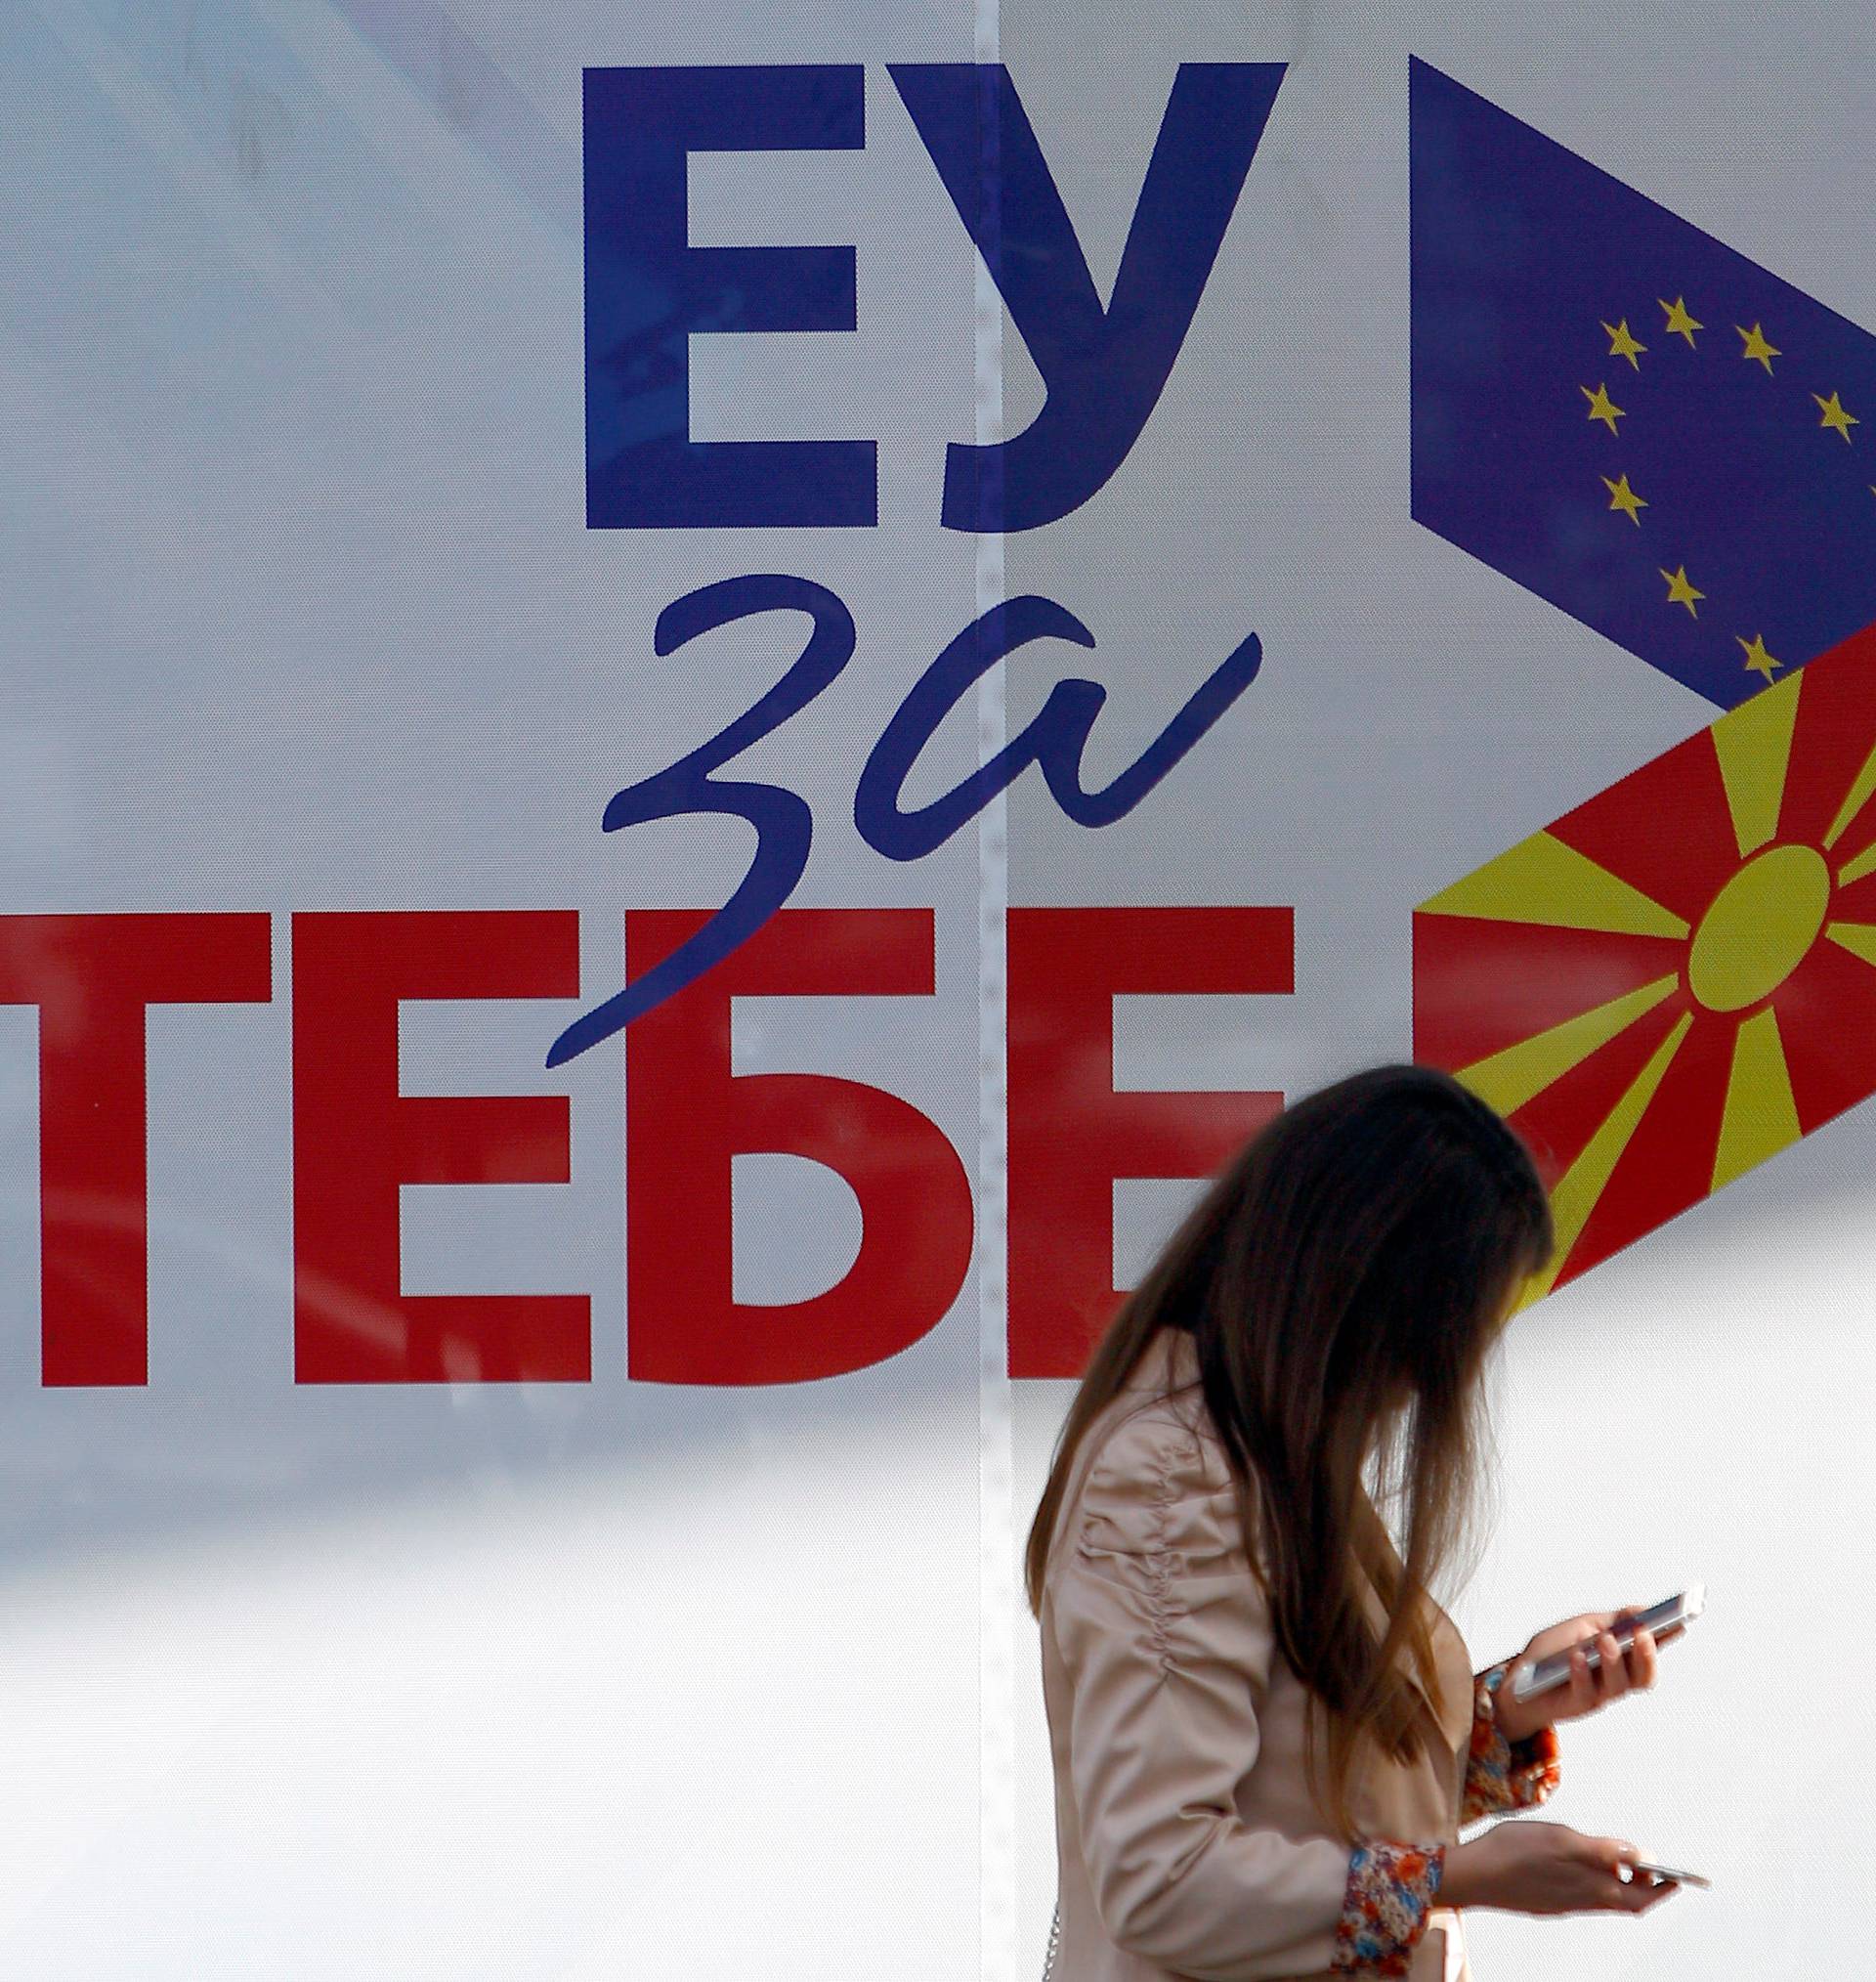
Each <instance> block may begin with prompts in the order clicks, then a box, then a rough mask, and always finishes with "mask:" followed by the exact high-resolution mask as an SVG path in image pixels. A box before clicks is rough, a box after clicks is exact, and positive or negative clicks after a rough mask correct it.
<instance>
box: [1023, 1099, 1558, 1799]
mask: <svg viewBox="0 0 1876 1982" xmlns="http://www.w3.org/2000/svg"><path fill="white" fill-rule="evenodd" d="M1553 1244H1554V1236H1553V1232H1552V1226H1551V1212H1550V1204H1549V1201H1548V1199H1547V1198H1546V1195H1545V1192H1544V1186H1543V1184H1542V1183H1541V1181H1540V1180H1539V1177H1538V1173H1537V1170H1536V1167H1535V1165H1534V1164H1533V1162H1532V1160H1531V1157H1530V1154H1529V1152H1528V1151H1527V1150H1526V1148H1525V1146H1524V1144H1523V1143H1522V1142H1520V1141H1519V1139H1518V1138H1517V1136H1516V1135H1515V1134H1514V1132H1513V1131H1512V1130H1511V1129H1510V1128H1509V1127H1508V1126H1507V1125H1506V1124H1505V1122H1504V1121H1503V1120H1501V1119H1500V1117H1499V1116H1498V1115H1497V1114H1496V1113H1495V1112H1494V1111H1493V1110H1492V1108H1491V1107H1490V1106H1488V1105H1487V1104H1486V1103H1485V1102H1484V1101H1482V1100H1480V1099H1478V1097H1477V1096H1475V1095H1473V1094H1472V1093H1471V1091H1470V1090H1469V1089H1467V1088H1466V1087H1464V1086H1462V1085H1461V1083H1460V1082H1459V1081H1457V1080H1456V1079H1454V1078H1453V1076H1452V1075H1450V1074H1447V1073H1443V1072H1441V1071H1439V1070H1438V1069H1436V1068H1433V1067H1426V1066H1379V1067H1373V1068H1370V1069H1368V1070H1366V1071H1364V1072H1361V1073H1356V1074H1352V1075H1350V1076H1349V1077H1348V1078H1347V1079H1345V1080H1341V1081H1338V1082H1336V1083H1335V1084H1334V1085H1333V1086H1330V1087H1326V1088H1323V1089H1321V1090H1320V1091H1319V1092H1317V1093H1315V1094H1313V1095H1310V1096H1307V1097H1306V1098H1304V1099H1299V1100H1297V1101H1294V1102H1292V1103H1291V1105H1290V1106H1289V1107H1288V1108H1286V1109H1285V1110H1284V1111H1283V1112H1282V1113H1281V1114H1279V1115H1278V1116H1276V1117H1275V1118H1274V1119H1273V1120H1272V1121H1271V1122H1270V1123H1269V1124H1267V1125H1266V1127H1265V1128H1264V1129H1263V1130H1261V1131H1260V1132H1259V1133H1258V1135H1257V1136H1255V1137H1254V1138H1253V1139H1252V1140H1251V1141H1250V1142H1248V1143H1247V1144H1246V1145H1245V1147H1244V1148H1243V1149H1242V1150H1241V1151H1240V1152H1239V1153H1238V1155H1237V1156H1236V1157H1235V1158H1234V1159H1233V1160H1232V1161H1231V1163H1230V1164H1229V1165H1228V1166H1227V1167H1226V1168H1225V1170H1224V1171H1223V1172H1222V1173H1221V1174H1220V1175H1219V1177H1218V1178H1217V1179H1216V1181H1215V1183H1214V1184H1213V1185H1212V1186H1211V1188H1210V1189H1209V1190H1208V1191H1207V1192H1206V1194H1205V1196H1204V1197H1203V1198H1202V1199H1201V1201H1200V1202H1199V1204H1198V1205H1197V1206H1196V1207H1195V1209H1194V1210H1193V1211H1192V1212H1191V1214H1190V1215H1189V1216H1188V1217H1187V1218H1186V1220H1185V1222H1184V1223H1183V1224H1182V1225H1181V1226H1180V1227H1179V1228H1178V1230H1177V1231H1176V1232H1174V1233H1173V1235H1172V1239H1171V1240H1170V1241H1169V1242H1168V1244H1167V1245H1166V1247H1165V1248H1164V1249H1163V1250H1162V1252H1161V1253H1160V1255H1159V1258H1158V1259H1157V1260H1156V1261H1155V1262H1154V1264H1153V1267H1152V1268H1151V1270H1150V1271H1148V1273H1147V1275H1146V1277H1145V1278H1144V1279H1143V1280H1142V1281H1141V1282H1140V1284H1139V1286H1138V1287H1137V1288H1136V1289H1135V1290H1134V1292H1133V1293H1132V1294H1131V1295H1130V1296H1129V1298H1128V1299H1127V1300H1126V1302H1125V1303H1124V1304H1123V1305H1122V1307H1121V1310H1120V1312H1119V1314H1116V1315H1115V1317H1114V1320H1113V1321H1112V1323H1111V1324H1110V1325H1109V1327H1108V1328H1107V1330H1106V1332H1105V1333H1104V1334H1103V1335H1102V1337H1101V1339H1100V1341H1099V1342H1098V1343H1097V1344H1096V1346H1095V1348H1094V1351H1093V1354H1092V1356H1091V1357H1090V1358H1089V1360H1088V1364H1087V1369H1086V1371H1085V1372H1084V1374H1083V1377H1082V1381H1081V1388H1080V1389H1079V1391H1078V1392H1077V1393H1076V1396H1075V1400H1074V1402H1073V1404H1072V1405H1071V1406H1070V1408H1069V1412H1068V1416H1067V1419H1066V1421H1065V1422H1064V1424H1063V1426H1062V1430H1061V1433H1060V1436H1059V1437H1058V1439H1057V1441H1056V1446H1055V1455H1054V1459H1053V1462H1052V1464H1051V1466H1050V1468H1049V1475H1048V1483H1047V1486H1045V1489H1044V1492H1043V1497H1042V1503H1041V1505H1040V1506H1039V1507H1038V1509H1037V1513H1036V1519H1035V1522H1034V1524H1033V1525H1032V1527H1031V1529H1030V1533H1029V1546H1028V1551H1027V1555H1026V1558H1025V1584H1026V1588H1027V1591H1028V1596H1029V1602H1030V1608H1031V1610H1032V1611H1034V1612H1035V1613H1036V1614H1037V1615H1038V1616H1040V1615H1041V1612H1042V1604H1043V1589H1044V1581H1045V1574H1046V1571H1047V1563H1048V1548H1049V1541H1050V1537H1051V1535H1052V1534H1053V1532H1054V1528H1055V1523H1056V1520H1057V1517H1058V1515H1059V1513H1060V1509H1061V1502H1062V1496H1063V1493H1064V1491H1065V1489H1066V1486H1067V1483H1068V1479H1069V1474H1070V1469H1071V1467H1072V1466H1073V1463H1074V1459H1075V1454H1076V1450H1077V1447H1078V1446H1079V1445H1080V1444H1081V1443H1082V1440H1083V1437H1084V1435H1085V1434H1086V1433H1087V1428H1088V1426H1089V1425H1090V1424H1091V1423H1092V1422H1093V1420H1094V1419H1095V1417H1096V1416H1097V1415H1098V1414H1099V1413H1100V1411H1101V1410H1102V1409H1103V1408H1104V1407H1105V1406H1106V1405H1107V1404H1109V1403H1111V1402H1112V1401H1113V1400H1114V1399H1115V1398H1116V1397H1117V1396H1119V1395H1120V1393H1121V1391H1122V1389H1123V1387H1124V1386H1125V1385H1126V1383H1127V1381H1128V1379H1129V1377H1130V1376H1131V1374H1132V1373H1133V1370H1134V1368H1135V1366H1136V1365H1137V1364H1138V1362H1139V1360H1140V1357H1141V1356H1142V1354H1143V1353H1144V1352H1145V1350H1146V1348H1147V1346H1148V1344H1149V1343H1150V1342H1151V1341H1152V1340H1153V1338H1154V1337H1155V1336H1157V1335H1158V1333H1159V1331H1160V1330H1161V1329H1162V1328H1177V1329H1182V1330H1184V1331H1185V1332H1186V1333H1188V1334H1189V1335H1190V1336H1191V1337H1192V1340H1193V1344H1194V1347H1195V1348H1196V1350H1197V1355H1198V1369H1199V1376H1200V1381H1201V1386H1202V1390H1203V1394H1204V1400H1205V1406H1206V1410H1207V1413H1208V1414H1209V1416H1210V1418H1211V1421H1212V1426H1213V1428H1214V1429H1215V1433H1216V1435H1217V1437H1218V1440H1219V1443H1221V1445H1222V1447H1223V1450H1224V1454H1225V1457H1226V1459H1227V1461H1228V1463H1229V1465H1230V1468H1231V1471H1232V1473H1233V1475H1234V1477H1235V1479H1236V1483H1237V1487H1238V1500H1239V1506H1240V1511H1241V1513H1242V1514H1243V1517H1244V1531H1245V1534H1246V1536H1247V1537H1253V1536H1255V1537H1256V1538H1257V1540H1258V1543H1260V1544H1261V1547H1260V1549H1259V1548H1258V1547H1257V1546H1252V1547H1250V1548H1249V1551H1248V1552H1249V1554H1250V1558H1251V1562H1252V1566H1253V1570H1254V1573H1256V1574H1257V1575H1258V1578H1259V1580H1260V1582H1261V1583H1262V1584H1263V1588H1264V1592H1265V1595H1266V1597H1267V1599H1268V1602H1269V1606H1270V1611H1271V1616H1272V1620H1273V1625H1274V1629H1275V1633H1276V1639H1277V1643H1278V1646H1279V1647H1280V1649H1281V1651H1282V1653H1283V1656H1284V1657H1285V1659H1288V1661H1289V1663H1290V1665H1291V1666H1292V1668H1293V1669H1294V1670H1295V1672H1296V1674H1297V1676H1298V1677H1299V1678H1300V1680H1301V1681H1302V1682H1303V1684H1304V1686H1305V1687H1306V1688H1307V1690H1308V1695H1309V1708H1310V1711H1309V1714H1308V1742H1307V1748H1306V1756H1307V1766H1308V1771H1309V1777H1310V1781H1311V1785H1312V1788H1313V1789H1314V1791H1315V1793H1316V1794H1317V1798H1318V1801H1319V1802H1321V1803H1322V1804H1323V1805H1324V1807H1325V1808H1326V1809H1327V1810H1328V1811H1329V1812H1330V1813H1331V1814H1333V1815H1334V1817H1335V1818H1336V1820H1337V1822H1338V1823H1339V1824H1340V1826H1341V1828H1342V1830H1343V1833H1344V1834H1347V1835H1352V1825H1351V1823H1350V1820H1349V1812H1348V1784H1349V1779H1350V1776H1351V1774H1352V1771H1353V1766H1354V1758H1355V1754H1356V1750H1357V1747H1358V1745H1359V1744H1360V1742H1361V1741H1362V1740H1363V1739H1364V1738H1366V1739H1369V1740H1372V1741H1373V1742H1375V1743H1376V1744H1377V1745H1378V1746H1379V1747H1380V1748H1381V1749H1382V1750H1383V1751H1384V1752H1386V1753H1388V1754H1391V1755H1393V1756H1396V1757H1398V1758H1399V1759H1402V1760H1409V1761H1410V1760H1412V1759H1414V1758H1415V1757H1416V1756H1418V1755H1419V1754H1420V1753H1421V1751H1422V1736H1421V1733H1420V1731H1419V1727H1418V1724H1417V1708H1416V1704H1415V1702H1414V1700H1413V1697H1412V1692H1411V1690H1410V1688H1409V1687H1408V1684H1407V1682H1406V1680H1405V1679H1404V1677H1403V1676H1402V1675H1401V1674H1400V1672H1399V1671H1398V1670H1397V1668H1396V1667H1395V1664H1394V1660H1395V1659H1396V1657H1397V1656H1398V1654H1399V1653H1400V1652H1401V1651H1402V1650H1403V1649H1405V1650H1407V1651H1408V1652H1409V1653H1410V1654H1411V1656H1412V1658H1413V1660H1414V1663H1415V1666H1416V1668H1417V1670H1418V1671H1419V1673H1420V1675H1421V1680H1422V1685H1423V1687H1424V1688H1425V1690H1426V1692H1427V1693H1428V1697H1429V1699H1431V1700H1432V1701H1433V1702H1435V1704H1436V1706H1437V1703H1438V1702H1439V1700H1440V1689H1439V1680H1438V1675H1437V1671H1436V1669H1435V1664H1434V1659H1433V1651H1432V1642H1431V1622H1432V1615H1431V1608H1430V1601H1429V1600H1430V1596H1431V1591H1430V1587H1429V1586H1430V1584H1431V1582H1432V1580H1433V1579H1434V1577H1436V1576H1439V1575H1441V1574H1443V1573H1445V1572H1446V1571H1447V1570H1448V1569H1450V1567H1451V1566H1452V1563H1453V1561H1454V1559H1455V1557H1456V1556H1457V1555H1458V1554H1459V1553H1460V1551H1461V1549H1462V1545H1465V1546H1467V1547H1470V1545H1471V1540H1472V1537H1473V1521H1474V1517H1475V1513H1476V1488H1477V1487H1478V1486H1479V1485H1480V1484H1481V1481H1480V1476H1481V1470H1482V1468H1481V1459H1480V1453H1481V1451H1482V1449H1483V1443H1484V1437H1485V1427H1484V1422H1483V1400H1484V1391H1485V1387H1484V1385H1483V1383H1482V1382H1481V1381H1480V1378H1481V1375H1482V1372H1483V1369H1484V1364H1485V1360H1486V1357H1487V1354H1488V1352H1489V1350H1490V1349H1491V1347H1492V1344H1493V1342H1494V1341H1495V1340H1496V1338H1497V1336H1498V1333H1499V1330H1500V1328H1501V1326H1502V1324H1503V1322H1504V1320H1505V1319H1506V1317H1507V1316H1508V1314H1509V1312H1510V1310H1511V1307H1512V1304H1513V1302H1514V1299H1515V1297H1516V1295H1517V1293H1518V1291H1519V1289H1520V1287H1521V1285H1522V1283H1523V1281H1524V1279H1525V1277H1526V1276H1527V1275H1529V1274H1530V1273H1533V1272H1536V1271H1539V1270H1540V1269H1541V1268H1542V1267H1543V1266H1544V1265H1545V1264H1546V1263H1547V1262H1548V1260H1549V1258H1550V1255H1551V1249H1552V1246H1553ZM1371 1465H1373V1466H1375V1467H1377V1469H1378V1471H1377V1474H1376V1478H1377V1482H1378V1486H1380V1489H1381V1491H1382V1494H1383V1498H1384V1501H1385V1502H1391V1503H1392V1506H1393V1509H1394V1514H1395V1526H1396V1527H1397V1529H1398V1530H1400V1532H1401V1535H1402V1540H1403V1544H1404V1546H1403V1547H1402V1548H1400V1549H1396V1547H1395V1546H1394V1544H1393V1541H1392V1539H1391V1538H1390V1537H1389V1535H1388V1534H1387V1531H1386V1526H1385V1524H1384V1521H1383V1519H1382V1516H1381V1514H1380V1511H1379V1509H1378V1507H1377V1505H1376V1501H1375V1498H1374V1496H1373V1495H1372V1494H1371V1493H1370V1491H1369V1487H1368V1484H1367V1482H1366V1481H1365V1480H1364V1477H1363V1476H1364V1470H1365V1469H1366V1468H1368V1467H1370V1466H1371ZM1259 1555H1261V1560H1259ZM1360 1572H1365V1573H1366V1574H1367V1575H1368V1577H1369V1579H1370V1580H1371V1581H1372V1583H1373V1584H1374V1587H1375V1590H1376V1593H1377V1594H1378V1595H1379V1596H1380V1598H1381V1600H1382V1603H1383V1605H1384V1606H1385V1608H1386V1612H1387V1616H1388V1624H1387V1629H1386V1634H1385V1636H1383V1637H1381V1638H1380V1639H1379V1640H1378V1639H1377V1638H1376V1636H1375V1632H1374V1628H1373V1626H1372V1625H1371V1624H1370V1623H1369V1621H1368V1618H1367V1616H1365V1614H1364V1611H1363V1607H1362V1601H1361V1593H1360V1585H1359V1581H1358V1573H1360ZM1318 1707H1320V1708H1322V1709H1324V1710H1326V1714H1327V1718H1328V1724H1329V1743H1328V1778H1327V1785H1328V1787H1327V1795H1326V1797H1325V1796H1324V1795H1323V1793H1322V1789H1321V1776H1320V1773H1319V1767H1318V1761H1317V1731H1316V1709H1317V1708H1318Z"/></svg>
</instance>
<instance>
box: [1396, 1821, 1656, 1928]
mask: <svg viewBox="0 0 1876 1982" xmlns="http://www.w3.org/2000/svg"><path fill="white" fill-rule="evenodd" d="M1641 1855H1642V1854H1641V1853H1640V1852H1639V1851H1637V1849H1636V1848H1635V1846H1634V1845H1633V1844H1630V1843H1628V1842H1627V1841H1626V1840H1624V1839H1623V1838H1620V1837H1586V1836H1585V1835H1584V1834H1583V1832H1582V1831H1572V1830H1571V1829H1570V1828H1569V1826H1568V1825H1567V1824H1544V1823H1539V1822H1538V1821H1537V1820H1536V1819H1534V1818H1528V1817H1526V1818H1518V1819H1514V1820H1513V1821H1512V1822H1509V1823H1504V1824H1499V1825H1496V1826H1495V1827H1494V1828H1493V1829H1492V1830H1490V1831H1486V1833H1485V1835H1484V1836H1483V1837H1474V1838H1473V1839H1472V1840H1471V1843H1469V1844H1457V1845H1449V1846H1448V1847H1447V1850H1446V1865H1445V1869H1444V1871H1443V1873H1442V1874H1441V1875H1440V1881H1439V1890H1438V1892H1437V1893H1435V1894H1434V1896H1433V1903H1434V1905H1435V1906H1446V1907H1467V1906H1472V1907H1498V1908H1500V1909H1502V1910H1503V1911H1504V1912H1506V1913H1513V1914H1588V1913H1614V1914H1639V1913H1643V1912H1645V1911H1646V1910H1647V1909H1648V1908H1649V1907H1651V1906H1653V1905H1654V1904H1655V1903H1656V1902H1657V1901H1658V1900H1663V1899H1665V1898H1666V1897H1667V1896H1668V1894H1669V1893H1671V1892H1674V1891H1675V1890H1677V1887H1676V1885H1675V1882H1674V1880H1672V1879H1665V1878H1656V1877H1655V1876H1654V1874H1652V1873H1635V1874H1632V1875H1631V1876H1630V1877H1628V1878H1624V1877H1623V1875H1622V1868H1623V1867H1624V1866H1627V1865H1633V1864H1634V1862H1635V1861H1636V1859H1638V1858H1639V1857H1640V1856H1641Z"/></svg>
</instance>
